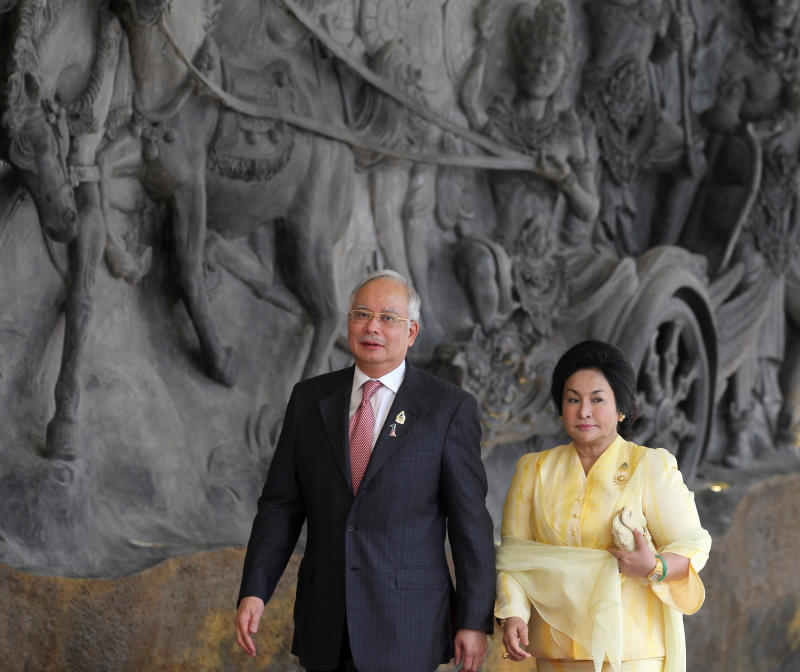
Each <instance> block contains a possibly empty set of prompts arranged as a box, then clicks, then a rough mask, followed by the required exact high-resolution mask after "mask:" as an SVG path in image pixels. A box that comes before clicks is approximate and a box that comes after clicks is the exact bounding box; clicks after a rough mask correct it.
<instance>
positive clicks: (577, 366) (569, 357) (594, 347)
mask: <svg viewBox="0 0 800 672" xmlns="http://www.w3.org/2000/svg"><path fill="white" fill-rule="evenodd" d="M582 369H598V370H599V371H600V372H601V373H602V374H603V375H604V376H605V378H606V380H607V381H608V384H609V385H610V386H611V389H612V391H613V392H614V398H615V399H616V402H617V409H618V410H619V412H620V413H624V414H625V419H624V420H623V421H622V422H620V423H619V424H618V431H619V433H620V435H621V436H622V437H624V438H626V439H627V438H629V437H630V434H631V432H632V429H633V421H634V419H635V416H636V374H635V373H634V371H633V367H632V366H631V363H630V362H629V361H628V359H627V358H626V357H625V355H623V354H622V351H621V350H620V349H619V348H617V347H615V346H613V345H611V344H609V343H603V342H602V341H583V342H582V343H578V344H577V345H574V346H573V347H571V348H570V349H569V350H567V351H566V352H565V353H564V354H563V355H561V359H559V360H558V363H557V364H556V367H555V368H554V369H553V378H552V381H551V383H550V395H551V396H552V398H553V403H554V404H555V405H556V408H557V409H560V408H561V401H562V399H563V397H564V385H565V384H566V382H567V378H569V377H570V376H571V375H572V374H573V373H575V372H576V371H580V370H582Z"/></svg>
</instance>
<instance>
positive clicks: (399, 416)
mask: <svg viewBox="0 0 800 672" xmlns="http://www.w3.org/2000/svg"><path fill="white" fill-rule="evenodd" d="M394 421H395V422H396V423H397V424H398V425H403V424H405V422H406V412H405V411H400V412H399V413H398V414H397V417H396V418H395V419H394Z"/></svg>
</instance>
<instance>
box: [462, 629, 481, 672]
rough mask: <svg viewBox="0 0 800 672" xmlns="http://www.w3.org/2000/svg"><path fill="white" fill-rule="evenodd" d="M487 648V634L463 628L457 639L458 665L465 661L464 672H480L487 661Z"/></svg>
mask: <svg viewBox="0 0 800 672" xmlns="http://www.w3.org/2000/svg"><path fill="white" fill-rule="evenodd" d="M486 646H487V642H486V633H485V632H483V631H482V630H467V629H466V628H461V629H460V630H459V631H458V632H456V639H455V650H456V659H455V660H456V665H459V664H460V663H461V662H462V661H463V663H464V667H463V668H461V669H462V672H478V670H480V669H481V665H483V661H484V660H486Z"/></svg>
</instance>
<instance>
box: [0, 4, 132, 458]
mask: <svg viewBox="0 0 800 672" xmlns="http://www.w3.org/2000/svg"><path fill="white" fill-rule="evenodd" d="M14 12H15V13H14V14H9V15H8V20H9V21H10V22H11V23H10V24H7V25H6V26H5V27H6V28H10V29H9V30H7V33H6V34H7V35H10V39H8V40H5V41H4V43H5V48H6V49H7V50H8V52H7V53H5V54H4V55H3V56H4V58H3V63H4V66H5V70H4V78H3V84H4V87H3V89H4V94H5V95H4V100H3V108H2V110H3V116H2V131H3V132H2V133H0V156H1V157H2V158H3V159H4V160H7V161H8V162H9V163H10V164H11V165H12V166H13V167H14V168H15V169H16V171H17V172H18V174H19V176H20V178H21V181H22V182H23V184H24V186H25V187H26V188H27V189H28V190H29V191H30V193H31V195H32V197H33V201H34V204H35V206H36V210H37V213H38V215H39V220H40V222H41V225H42V228H43V230H44V232H45V234H46V235H47V236H48V237H49V238H51V239H52V240H54V241H56V242H62V243H68V249H67V253H68V271H67V296H66V303H65V329H64V344H63V352H62V359H61V368H60V371H59V375H58V380H57V383H56V387H55V414H54V416H53V418H52V419H51V420H50V422H49V423H48V426H47V440H46V445H45V446H44V448H43V449H41V451H40V452H41V454H42V455H43V456H45V457H56V458H61V459H71V458H73V457H75V456H76V454H77V447H76V417H77V410H78V402H79V396H80V395H79V379H78V376H79V365H80V359H81V353H82V350H83V347H84V345H85V342H86V335H87V328H88V324H89V319H90V316H91V310H92V289H93V286H94V282H95V276H96V269H97V265H98V263H99V260H100V258H101V256H102V254H103V250H104V247H105V242H106V226H105V222H104V219H103V214H102V207H101V194H100V187H99V180H100V170H99V169H98V167H97V162H96V161H97V153H98V148H99V147H100V145H101V143H103V142H104V138H105V137H106V132H107V131H109V130H112V131H113V129H112V128H109V126H108V124H109V120H110V118H111V117H114V118H116V120H117V121H120V120H122V118H123V117H124V115H120V114H118V112H119V110H113V109H112V105H113V104H114V103H115V83H117V82H118V75H119V73H120V71H121V70H124V68H125V67H126V65H127V60H126V59H125V56H126V54H127V46H126V44H125V36H124V32H123V31H122V29H121V26H120V24H119V21H118V20H117V18H116V17H115V16H114V15H113V14H112V13H111V12H110V11H108V10H107V9H105V3H104V2H103V0H22V1H20V2H19V3H18V5H17V7H16V8H15V9H14ZM128 76H130V75H128Z"/></svg>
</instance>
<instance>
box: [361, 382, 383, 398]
mask: <svg viewBox="0 0 800 672" xmlns="http://www.w3.org/2000/svg"><path fill="white" fill-rule="evenodd" d="M382 384H383V383H381V381H380V380H371V379H370V380H368V381H367V382H365V383H364V384H363V385H362V386H361V403H362V404H364V403H367V402H368V401H369V400H370V399H372V395H373V394H375V392H376V391H377V389H378V388H379V387H380V386H381V385H382Z"/></svg>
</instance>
